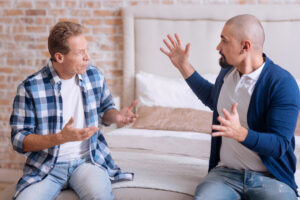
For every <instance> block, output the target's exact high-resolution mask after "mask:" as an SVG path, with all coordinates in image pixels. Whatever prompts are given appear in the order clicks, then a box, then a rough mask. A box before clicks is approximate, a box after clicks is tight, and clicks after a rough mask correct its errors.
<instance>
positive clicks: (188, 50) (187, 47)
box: [184, 43, 191, 55]
mask: <svg viewBox="0 0 300 200" xmlns="http://www.w3.org/2000/svg"><path fill="white" fill-rule="evenodd" d="M190 47H191V43H188V44H187V45H186V46H185V50H184V52H185V53H186V54H188V55H189V54H190Z"/></svg>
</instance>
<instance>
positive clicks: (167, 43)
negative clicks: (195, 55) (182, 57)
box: [163, 39, 173, 51]
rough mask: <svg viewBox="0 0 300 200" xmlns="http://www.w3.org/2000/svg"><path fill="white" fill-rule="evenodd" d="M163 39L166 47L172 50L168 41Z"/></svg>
mask: <svg viewBox="0 0 300 200" xmlns="http://www.w3.org/2000/svg"><path fill="white" fill-rule="evenodd" d="M163 41H164V43H165V45H166V46H167V47H168V49H169V50H170V51H172V49H173V48H172V47H171V45H170V44H169V42H168V41H167V40H165V39H164V40H163Z"/></svg>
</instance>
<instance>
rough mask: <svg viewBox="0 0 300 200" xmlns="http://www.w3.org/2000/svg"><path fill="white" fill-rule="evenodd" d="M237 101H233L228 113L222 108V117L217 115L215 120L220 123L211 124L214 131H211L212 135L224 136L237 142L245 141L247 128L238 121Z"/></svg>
mask: <svg viewBox="0 0 300 200" xmlns="http://www.w3.org/2000/svg"><path fill="white" fill-rule="evenodd" d="M237 105H238V104H237V103H234V104H233V105H232V108H231V113H229V112H228V111H227V110H226V109H225V108H223V109H222V112H223V114H224V117H222V116H219V117H218V118H217V120H218V121H219V122H220V124H221V125H212V127H211V128H212V129H213V130H216V132H213V133H212V136H213V137H217V136H224V137H228V138H232V139H235V140H237V141H238V142H243V141H245V139H246V137H247V135H248V130H247V129H246V128H244V127H243V126H242V125H241V123H240V118H239V114H238V112H237Z"/></svg>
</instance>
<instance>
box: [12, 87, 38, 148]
mask: <svg viewBox="0 0 300 200" xmlns="http://www.w3.org/2000/svg"><path fill="white" fill-rule="evenodd" d="M10 126H11V142H12V146H13V149H14V150H16V151H17V152H19V153H25V152H23V142H24V139H25V137H26V136H27V135H29V134H32V133H34V127H35V114H34V106H33V99H32V98H31V97H30V95H29V94H28V93H27V92H26V89H25V87H24V84H21V85H19V87H18V90H17V95H16V97H15V99H14V102H13V111H12V114H11V117H10Z"/></svg>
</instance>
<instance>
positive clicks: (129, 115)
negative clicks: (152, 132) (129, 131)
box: [116, 99, 138, 125]
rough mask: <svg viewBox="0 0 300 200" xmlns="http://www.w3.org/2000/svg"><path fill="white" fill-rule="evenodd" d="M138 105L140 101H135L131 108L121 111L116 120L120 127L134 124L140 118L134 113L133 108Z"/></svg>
mask: <svg viewBox="0 0 300 200" xmlns="http://www.w3.org/2000/svg"><path fill="white" fill-rule="evenodd" d="M137 104H138V100H137V99H136V100H134V101H133V102H132V103H131V104H130V106H128V107H125V108H123V109H121V110H120V111H119V112H118V113H117V115H116V120H117V124H118V125H126V124H129V123H132V122H134V121H135V120H136V118H137V117H138V115H137V114H134V113H133V108H134V107H135V106H136V105H137Z"/></svg>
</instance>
